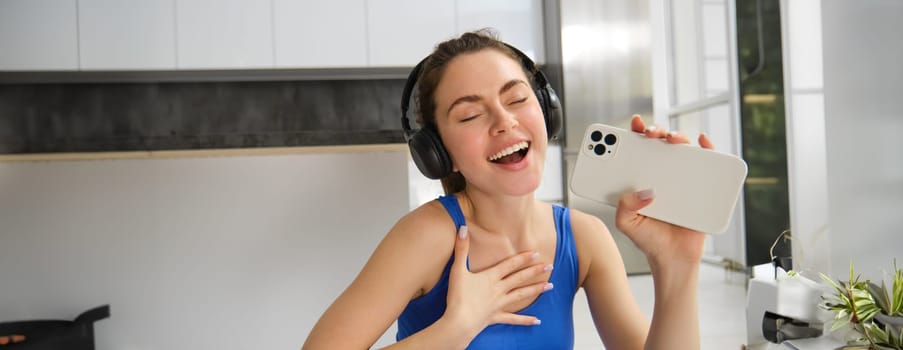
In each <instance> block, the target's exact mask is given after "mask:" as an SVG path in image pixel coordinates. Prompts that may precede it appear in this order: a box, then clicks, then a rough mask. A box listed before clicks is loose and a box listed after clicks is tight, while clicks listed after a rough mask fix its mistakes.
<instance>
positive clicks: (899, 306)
mask: <svg viewBox="0 0 903 350" xmlns="http://www.w3.org/2000/svg"><path fill="white" fill-rule="evenodd" d="M892 289H893V291H892V294H893V298H892V299H891V300H890V301H889V303H888V304H889V305H888V307H889V309H890V312H889V313H888V316H903V270H901V269H899V268H897V260H896V259H894V282H893V287H892Z"/></svg>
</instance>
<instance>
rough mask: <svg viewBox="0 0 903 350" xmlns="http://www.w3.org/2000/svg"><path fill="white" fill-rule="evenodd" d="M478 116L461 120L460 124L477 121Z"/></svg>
mask: <svg viewBox="0 0 903 350" xmlns="http://www.w3.org/2000/svg"><path fill="white" fill-rule="evenodd" d="M479 116H480V115H479V114H477V115H475V116H471V117H467V118H464V119H461V120H460V122H461V123H466V122H469V121H471V120H474V119H477V117H479Z"/></svg>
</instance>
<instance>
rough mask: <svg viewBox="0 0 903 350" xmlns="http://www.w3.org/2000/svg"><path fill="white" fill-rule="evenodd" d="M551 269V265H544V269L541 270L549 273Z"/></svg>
mask: <svg viewBox="0 0 903 350" xmlns="http://www.w3.org/2000/svg"><path fill="white" fill-rule="evenodd" d="M553 268H554V267H552V264H548V265H546V267H544V268H542V270H543V271H545V272H549V271H552V269H553Z"/></svg>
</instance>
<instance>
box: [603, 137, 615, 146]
mask: <svg viewBox="0 0 903 350" xmlns="http://www.w3.org/2000/svg"><path fill="white" fill-rule="evenodd" d="M615 142H618V137H617V136H615V134H608V135H605V144H606V145H609V146H611V145H614V144H615Z"/></svg>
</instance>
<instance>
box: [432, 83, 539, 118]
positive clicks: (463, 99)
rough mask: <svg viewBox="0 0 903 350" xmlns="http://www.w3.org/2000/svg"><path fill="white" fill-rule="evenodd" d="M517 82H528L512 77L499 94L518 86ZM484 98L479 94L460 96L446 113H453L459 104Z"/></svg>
mask: <svg viewBox="0 0 903 350" xmlns="http://www.w3.org/2000/svg"><path fill="white" fill-rule="evenodd" d="M517 84H524V85H527V82H525V81H523V80H520V79H511V80H509V81H508V82H507V83H505V85H502V87H501V88H500V89H499V94H500V95H501V94H503V93H505V92H506V91H508V90H511V88H513V87H515V86H517ZM482 99H483V98H482V97H480V96H477V95H467V96H461V97H458V99H456V100H455V102H452V104H451V106H448V110H446V111H445V114H449V113H451V110H452V108H455V106H457V105H459V104H461V103H465V102H477V101H480V100H482Z"/></svg>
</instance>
